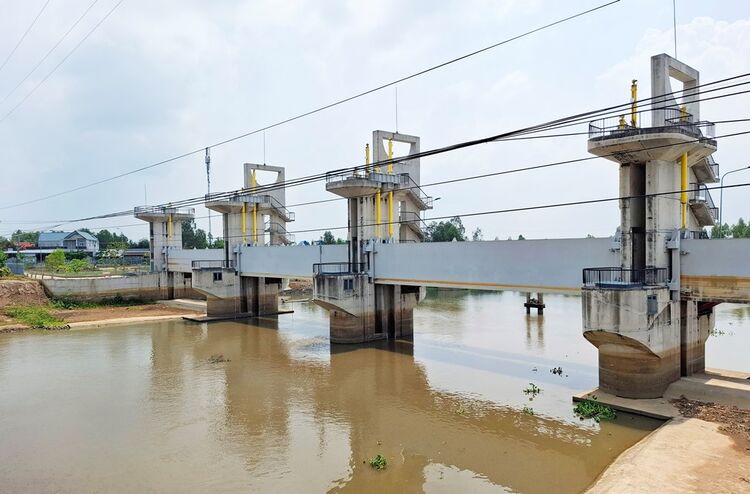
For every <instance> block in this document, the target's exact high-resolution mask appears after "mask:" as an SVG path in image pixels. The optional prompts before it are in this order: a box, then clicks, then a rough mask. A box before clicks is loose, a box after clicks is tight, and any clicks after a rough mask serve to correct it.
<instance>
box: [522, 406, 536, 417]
mask: <svg viewBox="0 0 750 494" xmlns="http://www.w3.org/2000/svg"><path fill="white" fill-rule="evenodd" d="M523 413H525V414H526V415H534V409H533V408H531V407H529V406H526V405H524V406H523Z"/></svg>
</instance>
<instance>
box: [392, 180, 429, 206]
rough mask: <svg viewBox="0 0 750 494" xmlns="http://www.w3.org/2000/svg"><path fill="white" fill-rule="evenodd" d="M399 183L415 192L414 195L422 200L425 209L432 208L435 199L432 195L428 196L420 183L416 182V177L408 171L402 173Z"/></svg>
mask: <svg viewBox="0 0 750 494" xmlns="http://www.w3.org/2000/svg"><path fill="white" fill-rule="evenodd" d="M399 185H401V187H403V188H406V189H407V190H408V191H409V192H411V193H412V194H414V196H416V198H417V199H418V200H419V201H420V202H422V204H423V205H424V207H425V209H432V206H433V203H434V199H433V198H432V197H431V196H428V195H427V194H426V193H425V191H424V190H422V187H420V186H419V184H417V182H415V181H414V179H413V178H411V175H409V174H408V173H402V174H401V175H400V180H399Z"/></svg>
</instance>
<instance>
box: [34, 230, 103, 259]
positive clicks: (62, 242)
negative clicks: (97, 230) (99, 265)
mask: <svg viewBox="0 0 750 494" xmlns="http://www.w3.org/2000/svg"><path fill="white" fill-rule="evenodd" d="M38 247H39V249H64V250H79V251H85V252H88V253H90V254H96V253H97V252H99V240H97V239H96V237H95V236H93V235H91V234H90V233H88V232H84V231H80V230H76V231H74V232H41V233H40V234H39V241H38Z"/></svg>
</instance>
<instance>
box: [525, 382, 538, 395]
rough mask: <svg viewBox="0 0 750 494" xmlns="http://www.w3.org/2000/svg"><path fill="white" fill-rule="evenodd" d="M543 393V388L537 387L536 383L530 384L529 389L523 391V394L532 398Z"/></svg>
mask: <svg viewBox="0 0 750 494" xmlns="http://www.w3.org/2000/svg"><path fill="white" fill-rule="evenodd" d="M541 392H542V388H540V387H539V386H537V385H536V384H534V383H529V387H528V388H526V389H524V390H523V394H526V395H530V396H531V398H534V397H535V396H536V395H538V394H539V393H541Z"/></svg>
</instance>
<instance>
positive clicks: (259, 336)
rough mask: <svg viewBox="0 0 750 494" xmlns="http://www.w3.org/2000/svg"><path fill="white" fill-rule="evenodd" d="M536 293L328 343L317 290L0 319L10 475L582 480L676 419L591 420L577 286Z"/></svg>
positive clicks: (417, 488)
mask: <svg viewBox="0 0 750 494" xmlns="http://www.w3.org/2000/svg"><path fill="white" fill-rule="evenodd" d="M523 301H524V299H523V297H522V295H521V294H518V293H511V292H500V293H489V292H487V293H481V292H466V291H438V292H433V293H431V294H430V296H429V297H428V299H427V300H425V301H424V302H423V303H422V304H421V305H420V306H419V308H418V309H417V310H416V311H415V337H414V341H413V343H412V342H397V343H395V344H393V343H391V344H382V345H377V346H373V347H367V348H357V347H340V346H333V347H331V346H330V345H329V344H328V341H327V313H326V312H325V311H323V310H322V309H319V308H317V307H316V306H314V305H312V304H309V303H294V304H292V305H291V307H292V308H293V309H294V311H295V312H294V314H289V315H284V316H279V317H278V320H276V319H274V318H268V319H260V320H255V321H252V322H222V323H212V324H209V325H206V324H194V323H184V322H181V321H173V322H163V323H157V324H133V325H131V326H116V327H109V328H103V329H91V330H78V331H57V332H27V333H21V334H11V335H0V491H2V492H98V491H107V492H234V491H244V492H284V493H287V492H326V491H331V492H378V493H383V492H435V493H439V492H559V493H564V492H579V491H581V490H582V489H585V488H586V486H588V485H589V484H590V483H591V482H592V481H593V480H594V479H595V478H596V477H597V475H599V474H600V473H601V472H602V470H603V469H604V468H605V467H606V466H607V465H608V464H609V463H610V462H611V461H612V460H613V459H614V458H615V457H616V456H617V455H618V454H620V453H621V452H622V451H624V450H625V449H626V448H628V447H629V446H631V445H632V444H634V443H636V442H637V441H638V440H640V439H641V438H642V437H644V436H645V435H646V434H648V433H649V432H650V431H651V430H653V429H654V428H656V427H657V426H658V425H659V422H657V421H655V420H649V419H644V418H639V417H635V416H631V415H627V414H619V416H618V418H617V420H615V421H614V422H606V423H605V422H603V423H601V424H597V423H595V422H593V421H591V420H586V421H581V420H579V419H578V418H576V417H575V416H574V414H573V412H572V408H573V407H572V405H571V395H572V394H574V393H576V392H579V391H582V390H586V389H589V388H593V387H595V386H596V383H597V377H596V351H595V349H594V348H593V347H592V346H591V345H589V344H588V343H587V342H586V341H585V340H584V339H583V337H582V336H581V334H580V331H581V330H580V328H581V308H580V298H579V297H574V296H569V297H568V296H550V295H548V296H547V297H546V298H545V302H546V303H547V309H546V311H545V315H544V317H537V316H534V315H532V316H531V317H527V316H526V315H525V313H524V309H523V307H522V303H523ZM717 329H719V332H717V335H716V336H714V337H712V339H710V340H709V343H708V346H707V352H708V356H707V360H708V365H709V366H710V365H714V366H719V364H721V366H724V367H730V368H734V369H738V370H739V369H742V368H743V366H745V367H747V361H746V353H744V351H743V350H742V349H743V348H744V349H745V350H746V349H747V348H748V343H750V341H749V338H750V308H747V307H743V306H730V305H728V306H720V307H719V310H718V316H717ZM556 367H561V368H562V374H561V375H557V374H553V373H552V372H551V369H553V368H556ZM529 383H534V384H535V385H536V386H538V387H539V388H541V390H542V391H541V393H540V394H539V395H537V396H536V397H534V398H533V399H531V400H530V395H527V394H524V392H523V390H524V389H525V388H527V387H529ZM524 407H526V410H527V411H526V412H524V411H523V409H524ZM531 412H533V415H532V413H531ZM378 454H382V455H383V456H384V457H385V458H386V461H387V467H386V468H385V469H384V470H382V471H378V470H375V469H373V468H372V467H370V465H369V464H368V463H366V460H368V459H370V458H372V457H374V456H375V455H378Z"/></svg>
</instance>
